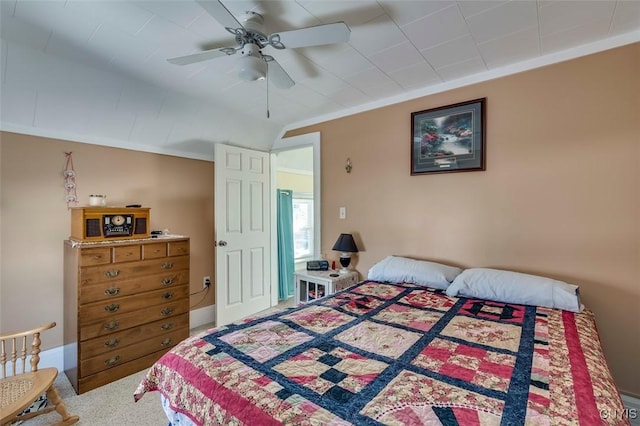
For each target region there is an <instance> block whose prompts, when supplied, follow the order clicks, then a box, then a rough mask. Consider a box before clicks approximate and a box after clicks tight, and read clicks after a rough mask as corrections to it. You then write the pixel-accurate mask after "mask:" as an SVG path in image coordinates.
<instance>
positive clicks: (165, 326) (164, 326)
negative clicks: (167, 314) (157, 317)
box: [160, 322, 173, 331]
mask: <svg viewBox="0 0 640 426" xmlns="http://www.w3.org/2000/svg"><path fill="white" fill-rule="evenodd" d="M160 328H161V329H163V330H164V331H167V330H171V329H172V328H173V323H172V322H168V323H166V324H162V325H161V326H160Z"/></svg>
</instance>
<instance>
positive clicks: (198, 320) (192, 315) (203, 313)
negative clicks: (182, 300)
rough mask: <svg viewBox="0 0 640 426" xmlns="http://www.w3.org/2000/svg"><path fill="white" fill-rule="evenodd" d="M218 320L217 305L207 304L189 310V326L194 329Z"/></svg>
mask: <svg viewBox="0 0 640 426" xmlns="http://www.w3.org/2000/svg"><path fill="white" fill-rule="evenodd" d="M215 321H216V305H209V306H205V307H204V308H200V309H194V310H192V311H190V312H189V328H191V329H194V328H197V327H200V326H203V325H205V324H211V323H214V322H215Z"/></svg>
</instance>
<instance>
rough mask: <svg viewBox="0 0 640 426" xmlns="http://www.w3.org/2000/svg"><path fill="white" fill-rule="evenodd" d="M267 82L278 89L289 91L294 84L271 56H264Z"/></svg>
mask: <svg viewBox="0 0 640 426" xmlns="http://www.w3.org/2000/svg"><path fill="white" fill-rule="evenodd" d="M264 59H265V60H266V61H267V73H268V76H269V80H270V81H271V82H272V83H273V85H274V86H276V87H277V88H278V89H290V88H291V87H293V85H294V84H296V83H295V82H294V81H293V79H292V78H291V77H290V76H289V74H287V72H286V71H285V70H284V68H282V66H281V65H280V64H279V63H278V61H276V60H275V58H273V57H272V56H268V55H265V56H264Z"/></svg>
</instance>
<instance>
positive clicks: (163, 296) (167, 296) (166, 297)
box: [160, 291, 173, 300]
mask: <svg viewBox="0 0 640 426" xmlns="http://www.w3.org/2000/svg"><path fill="white" fill-rule="evenodd" d="M160 297H162V298H163V299H164V300H169V299H173V293H172V292H170V291H168V292H166V293H164V294H163V295H162V296H160Z"/></svg>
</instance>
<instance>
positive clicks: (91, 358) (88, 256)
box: [64, 236, 189, 394]
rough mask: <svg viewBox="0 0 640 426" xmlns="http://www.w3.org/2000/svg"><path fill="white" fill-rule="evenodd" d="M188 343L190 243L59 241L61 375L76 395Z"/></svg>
mask: <svg viewBox="0 0 640 426" xmlns="http://www.w3.org/2000/svg"><path fill="white" fill-rule="evenodd" d="M188 336H189V238H186V237H173V236H170V237H161V238H157V239H156V238H147V239H143V240H131V241H119V242H108V243H82V242H78V241H74V240H67V241H65V242H64V370H65V373H66V375H67V377H68V378H69V381H70V382H71V384H72V385H73V388H74V389H75V391H76V392H77V393H78V394H81V393H84V392H87V391H89V390H91V389H95V388H97V387H99V386H102V385H105V384H107V383H110V382H113V381H115V380H118V379H120V378H122V377H125V376H128V375H130V374H133V373H135V372H138V371H141V370H143V369H145V368H147V367H149V366H151V364H153V363H154V362H155V361H156V360H157V359H158V358H159V357H160V356H161V355H162V354H164V353H165V352H167V351H168V350H169V349H170V348H172V347H173V346H174V345H176V344H177V343H178V342H180V341H181V340H183V339H185V338H187V337H188Z"/></svg>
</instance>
